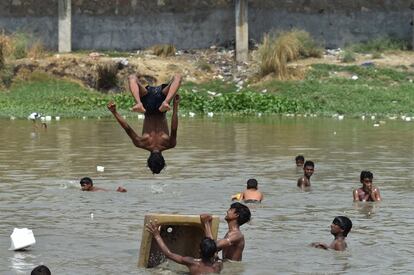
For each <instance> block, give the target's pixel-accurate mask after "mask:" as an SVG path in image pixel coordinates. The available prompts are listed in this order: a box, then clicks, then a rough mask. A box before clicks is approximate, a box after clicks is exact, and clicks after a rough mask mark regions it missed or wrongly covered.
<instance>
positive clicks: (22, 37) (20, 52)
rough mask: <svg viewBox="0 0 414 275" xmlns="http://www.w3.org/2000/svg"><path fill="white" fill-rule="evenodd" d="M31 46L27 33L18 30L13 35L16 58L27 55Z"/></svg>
mask: <svg viewBox="0 0 414 275" xmlns="http://www.w3.org/2000/svg"><path fill="white" fill-rule="evenodd" d="M28 48H29V36H28V35H27V34H26V33H22V32H18V33H15V34H14V35H13V56H14V58H16V59H21V58H25V57H27V50H28Z"/></svg>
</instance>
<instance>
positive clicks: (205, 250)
mask: <svg viewBox="0 0 414 275" xmlns="http://www.w3.org/2000/svg"><path fill="white" fill-rule="evenodd" d="M216 252H217V245H216V242H215V241H214V240H213V239H211V238H209V237H204V238H203V239H202V240H201V242H200V255H201V258H202V259H203V260H210V259H211V258H213V257H214V254H216Z"/></svg>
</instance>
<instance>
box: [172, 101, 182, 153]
mask: <svg viewBox="0 0 414 275" xmlns="http://www.w3.org/2000/svg"><path fill="white" fill-rule="evenodd" d="M179 103H180V96H179V95H176V96H175V97H174V106H173V113H172V117H171V135H170V148H174V147H175V145H177V129H178V104H179Z"/></svg>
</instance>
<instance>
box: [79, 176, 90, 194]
mask: <svg viewBox="0 0 414 275" xmlns="http://www.w3.org/2000/svg"><path fill="white" fill-rule="evenodd" d="M79 183H80V186H81V189H82V191H89V190H90V189H91V188H92V187H93V182H92V179H91V178H89V177H84V178H82V179H81V180H80V182H79Z"/></svg>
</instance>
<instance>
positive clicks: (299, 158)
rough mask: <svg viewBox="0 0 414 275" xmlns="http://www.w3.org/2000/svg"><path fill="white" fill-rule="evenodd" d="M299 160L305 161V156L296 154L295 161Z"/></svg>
mask: <svg viewBox="0 0 414 275" xmlns="http://www.w3.org/2000/svg"><path fill="white" fill-rule="evenodd" d="M298 160H301V161H302V162H305V157H304V156H302V155H298V156H296V158H295V161H296V162H298Z"/></svg>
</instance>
